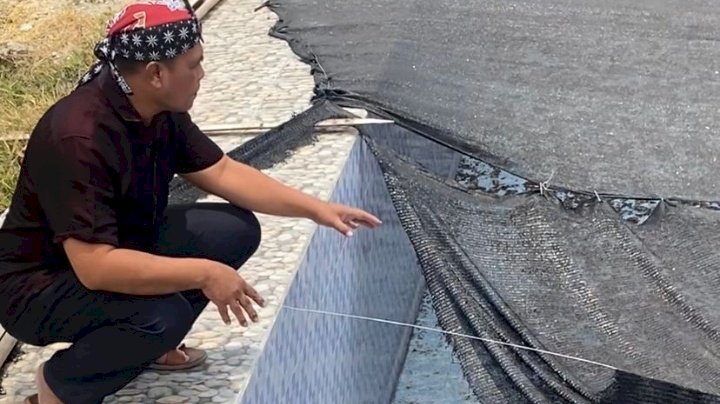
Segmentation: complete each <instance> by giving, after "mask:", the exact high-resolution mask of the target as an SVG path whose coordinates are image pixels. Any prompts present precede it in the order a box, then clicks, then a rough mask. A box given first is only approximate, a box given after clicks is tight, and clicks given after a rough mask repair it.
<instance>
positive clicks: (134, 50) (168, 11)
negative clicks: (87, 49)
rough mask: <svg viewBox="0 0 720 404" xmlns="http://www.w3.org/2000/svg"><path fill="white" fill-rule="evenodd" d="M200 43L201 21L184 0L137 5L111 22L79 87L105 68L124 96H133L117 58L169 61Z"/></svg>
mask: <svg viewBox="0 0 720 404" xmlns="http://www.w3.org/2000/svg"><path fill="white" fill-rule="evenodd" d="M200 41H202V33H201V27H200V21H198V19H197V17H196V16H195V13H194V12H193V9H192V7H191V6H190V4H189V3H188V1H187V0H150V1H138V2H136V3H133V4H131V5H129V6H127V7H125V8H124V9H123V10H122V11H120V12H119V13H118V14H117V15H115V17H114V18H113V19H112V20H110V22H109V23H108V26H107V34H106V36H105V38H104V39H103V40H102V41H100V42H99V43H98V44H97V46H96V47H95V56H96V57H97V58H98V62H97V63H95V64H94V65H93V66H92V68H91V69H90V70H89V71H88V72H87V73H86V74H85V75H84V76H83V78H82V79H81V80H80V83H79V85H83V84H86V83H88V82H90V81H92V80H93V79H94V78H95V77H97V76H98V74H100V72H101V71H102V69H103V67H104V66H109V67H110V71H111V73H112V75H113V77H114V78H115V80H116V81H117V82H118V85H120V88H121V89H122V90H123V92H125V94H132V90H131V89H130V86H128V84H127V82H126V81H125V80H124V79H123V78H122V76H121V75H120V73H119V72H118V71H117V68H116V67H115V63H114V62H115V60H116V59H117V58H118V57H122V58H123V59H128V60H134V61H138V62H151V61H161V60H169V59H173V58H175V57H177V56H180V55H182V54H183V53H185V52H187V51H188V50H189V49H190V48H192V47H194V46H195V45H196V44H197V43H199V42H200Z"/></svg>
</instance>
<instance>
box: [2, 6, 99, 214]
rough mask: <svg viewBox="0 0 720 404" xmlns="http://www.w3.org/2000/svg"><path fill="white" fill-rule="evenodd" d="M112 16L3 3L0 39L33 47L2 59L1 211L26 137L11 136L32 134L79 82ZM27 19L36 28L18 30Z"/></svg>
mask: <svg viewBox="0 0 720 404" xmlns="http://www.w3.org/2000/svg"><path fill="white" fill-rule="evenodd" d="M18 4H19V5H18ZM109 17H110V10H107V11H105V12H102V13H99V14H89V13H88V12H87V11H81V10H80V9H78V8H74V7H64V8H61V9H59V10H56V11H54V12H52V13H49V14H48V13H47V12H46V10H45V9H44V8H43V7H42V6H39V5H37V4H34V3H32V4H30V3H28V4H25V5H23V3H15V4H14V5H7V4H1V3H0V44H2V43H4V42H17V43H22V44H25V45H28V46H29V47H30V48H29V51H28V52H27V54H23V55H20V56H17V57H15V58H10V60H7V59H0V212H1V211H3V210H4V209H5V208H7V207H8V205H9V203H10V199H11V196H12V192H13V191H14V189H15V184H16V182H17V175H18V173H19V167H20V162H21V159H22V153H23V150H24V147H25V142H24V141H22V140H7V139H17V138H22V137H23V136H25V135H27V134H29V133H30V132H31V131H32V129H33V127H34V126H35V124H36V123H37V121H38V119H39V118H40V117H41V116H42V114H43V113H45V111H46V110H47V109H48V108H49V107H50V106H51V105H52V104H53V103H54V102H56V101H57V100H58V99H59V98H61V97H63V96H64V95H66V94H68V93H69V92H70V91H71V90H72V89H73V88H74V87H75V85H76V83H77V80H78V78H79V77H80V76H82V74H83V73H84V72H85V70H86V69H87V68H89V67H90V65H91V64H92V63H93V61H94V56H93V54H92V51H93V48H94V45H95V43H96V41H97V40H98V38H99V37H100V35H101V34H102V32H103V27H104V24H105V22H106V21H107V19H108V18H109ZM27 21H32V22H33V28H32V29H30V30H22V29H20V27H21V26H22V24H23V23H24V22H27ZM2 139H5V140H2Z"/></svg>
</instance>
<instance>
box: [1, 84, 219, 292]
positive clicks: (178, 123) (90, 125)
mask: <svg viewBox="0 0 720 404" xmlns="http://www.w3.org/2000/svg"><path fill="white" fill-rule="evenodd" d="M222 155H223V152H222V151H221V150H220V148H219V147H218V146H217V145H216V144H215V143H213V142H212V141H211V140H210V139H209V138H208V137H207V136H205V135H204V134H203V133H202V132H201V131H200V130H199V129H198V128H197V126H195V124H193V123H192V121H191V120H190V117H189V115H188V114H173V113H164V114H162V115H159V116H157V117H156V118H155V119H154V121H153V122H152V123H151V124H150V125H149V126H146V125H144V124H143V123H142V122H141V121H140V118H139V115H138V114H137V112H136V111H135V109H134V108H133V107H132V105H131V104H130V103H129V100H128V99H127V97H126V96H125V95H124V94H123V93H122V92H121V90H120V88H119V86H118V85H117V84H116V82H115V81H114V80H113V79H112V77H111V76H110V74H109V73H108V72H107V71H106V72H103V73H102V74H101V75H100V76H99V77H98V78H97V79H96V80H94V81H93V82H91V83H89V84H87V85H84V86H82V87H80V88H78V89H77V90H75V91H74V92H73V93H72V94H70V95H69V96H67V97H65V98H64V99H62V100H60V101H59V102H58V103H57V104H56V105H54V106H53V107H52V108H51V109H50V110H49V111H48V113H47V114H46V115H45V116H43V118H42V119H41V120H40V122H39V123H38V125H37V127H36V128H35V130H34V131H33V133H32V135H31V137H30V141H29V144H28V147H27V151H26V154H25V159H24V162H23V167H22V170H21V173H20V178H19V182H18V185H17V189H16V191H15V194H14V195H13V199H12V204H11V206H10V210H9V212H8V216H7V218H6V220H5V223H4V225H3V226H2V229H0V294H4V295H6V297H7V294H8V293H15V294H18V293H20V294H22V293H32V292H34V291H36V290H34V289H38V287H41V286H36V285H39V284H42V283H47V282H48V280H49V279H50V280H51V279H52V276H53V274H55V273H57V272H56V271H65V270H69V269H70V265H69V262H68V259H67V256H66V255H65V252H64V250H63V248H62V244H61V243H62V241H63V240H65V239H66V238H69V237H72V238H77V239H80V240H84V241H87V242H92V243H104V244H111V245H114V246H117V247H123V248H133V249H139V250H149V249H150V248H151V246H152V244H153V242H154V237H155V235H156V230H157V224H158V222H159V221H160V219H161V217H162V215H163V214H164V210H165V208H166V206H167V201H168V187H169V182H170V180H171V179H172V177H173V176H174V175H175V174H176V173H188V172H193V171H198V170H202V169H204V168H207V167H209V166H211V165H212V164H214V163H216V162H217V161H219V160H220V158H221V157H222ZM98 270H101V269H98ZM19 279H22V282H21V284H22V287H21V289H22V290H17V289H18V286H20V285H15V286H13V287H10V284H15V283H17V281H18V280H19ZM8 288H10V289H14V290H12V291H9V290H8Z"/></svg>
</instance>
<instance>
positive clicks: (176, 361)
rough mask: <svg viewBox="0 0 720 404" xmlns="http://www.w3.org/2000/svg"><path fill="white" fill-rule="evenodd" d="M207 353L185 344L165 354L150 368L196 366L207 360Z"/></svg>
mask: <svg viewBox="0 0 720 404" xmlns="http://www.w3.org/2000/svg"><path fill="white" fill-rule="evenodd" d="M206 359H207V353H206V352H205V351H203V350H201V349H195V348H188V347H186V346H185V344H182V345H180V346H179V347H178V348H177V349H173V350H172V351H170V352H168V353H166V354H164V355H163V356H161V357H160V358H158V359H157V360H156V361H155V362H153V363H151V364H150V365H149V366H148V368H149V369H154V370H184V369H190V368H194V367H196V366H199V365H201V364H203V363H204V362H205V360H206Z"/></svg>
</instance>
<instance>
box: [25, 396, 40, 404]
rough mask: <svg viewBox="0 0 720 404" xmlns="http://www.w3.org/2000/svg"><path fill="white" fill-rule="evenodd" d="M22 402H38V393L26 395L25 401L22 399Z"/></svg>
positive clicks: (28, 403) (35, 403) (27, 403)
mask: <svg viewBox="0 0 720 404" xmlns="http://www.w3.org/2000/svg"><path fill="white" fill-rule="evenodd" d="M23 403H24V404H38V403H39V401H38V395H37V394H33V395H32V396H28V397H27V398H25V401H23Z"/></svg>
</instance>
